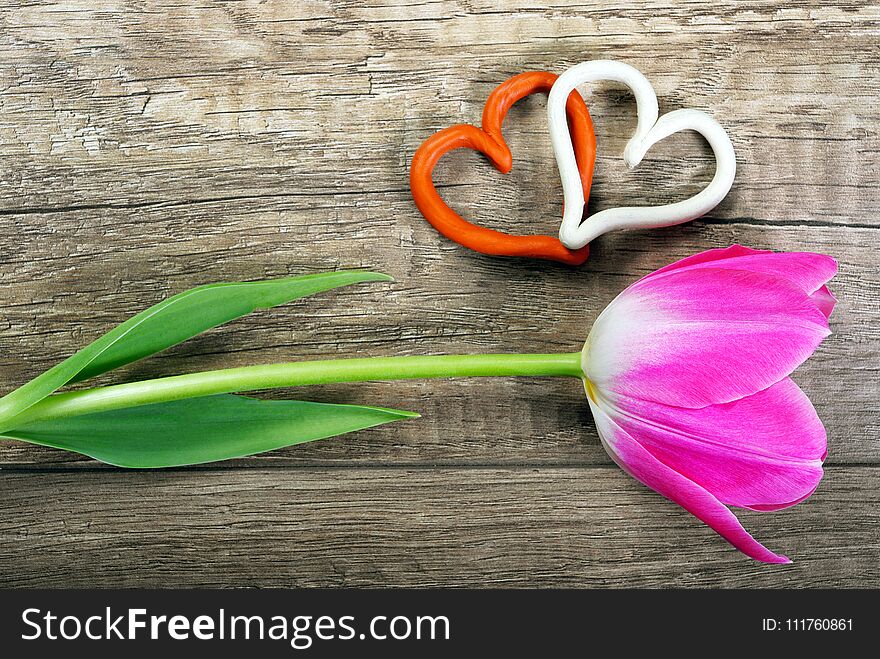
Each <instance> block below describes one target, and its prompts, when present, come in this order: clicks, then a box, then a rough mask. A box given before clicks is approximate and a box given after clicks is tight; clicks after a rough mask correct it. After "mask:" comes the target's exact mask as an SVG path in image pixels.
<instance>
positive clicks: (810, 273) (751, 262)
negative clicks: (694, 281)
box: [643, 245, 837, 318]
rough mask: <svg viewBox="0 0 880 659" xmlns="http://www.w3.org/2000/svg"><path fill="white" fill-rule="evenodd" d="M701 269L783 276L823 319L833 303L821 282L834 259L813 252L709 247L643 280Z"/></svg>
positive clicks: (833, 270)
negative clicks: (684, 270) (806, 297)
mask: <svg viewBox="0 0 880 659" xmlns="http://www.w3.org/2000/svg"><path fill="white" fill-rule="evenodd" d="M701 268H722V269H724V270H747V271H749V272H763V273H766V274H769V275H776V276H777V277H781V278H783V279H787V280H789V281H791V282H792V283H794V284H795V285H796V286H798V288H800V289H801V290H803V291H804V292H805V293H808V294H809V295H810V297H811V298H812V300H813V302H814V304H816V306H817V307H819V309H820V311H822V313H823V314H825V317H826V318H828V317H829V316H831V311H832V310H833V309H834V305H835V303H836V302H837V299H836V298H835V297H834V296H833V295H832V294H831V291H830V290H828V287H827V286H825V285H824V284H825V283H826V282H828V281H829V280H830V279H831V278H832V277H834V275H835V274H837V261H835V260H834V259H833V258H831V257H830V256H826V255H825V254H816V253H813V252H782V253H775V252H769V251H766V250H755V249H750V248H748V247H743V246H742V245H731V246H730V247H727V248H724V249H710V250H708V251H706V252H701V253H700V254H695V255H693V256H689V257H687V258H684V259H681V260H680V261H676V262H675V263H672V264H670V265H667V266H666V267H665V268H660V269H659V270H657V271H655V272H653V273H651V274H650V275H647V277H643V279H647V278H651V277H655V276H657V275H661V274H664V273H669V272H673V271H676V270H682V269H701Z"/></svg>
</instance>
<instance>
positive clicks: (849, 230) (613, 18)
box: [0, 0, 880, 587]
mask: <svg viewBox="0 0 880 659" xmlns="http://www.w3.org/2000/svg"><path fill="white" fill-rule="evenodd" d="M182 4H183V5H184V6H180V5H181V3H180V2H174V3H170V2H165V3H163V2H161V1H159V0H151V1H149V2H124V1H121V0H118V1H114V0H107V1H102V2H94V1H93V0H89V1H86V0H81V1H74V2H65V3H63V4H62V3H52V2H42V1H36V2H15V3H7V5H6V6H4V7H3V8H0V156H2V162H3V167H2V168H0V392H5V391H8V390H10V389H12V388H14V387H16V386H18V385H20V384H22V383H23V382H25V381H26V380H27V379H28V378H30V377H33V376H35V375H37V374H38V373H40V372H41V371H43V370H45V369H46V368H48V367H49V366H51V365H52V364H54V363H56V362H57V361H59V360H60V359H63V358H64V357H65V356H67V355H69V354H70V353H71V352H73V351H74V350H76V349H77V348H78V347H80V346H82V345H84V344H85V343H87V342H89V341H90V340H92V339H94V338H95V337H97V336H99V335H100V334H101V333H103V332H104V331H106V330H107V329H109V328H110V327H112V326H113V325H114V324H117V323H119V322H121V321H122V320H124V319H125V318H127V317H128V316H130V315H132V314H134V313H136V312H137V311H139V310H141V309H143V308H145V307H146V306H149V305H150V304H153V303H155V302H157V301H158V300H160V299H162V298H163V297H165V296H167V295H169V294H173V293H176V292H179V291H182V290H184V289H186V288H189V287H192V286H195V285H198V284H203V283H207V282H212V281H223V280H225V281H229V280H242V279H258V278H263V277H273V276H285V275H291V274H300V273H306V272H316V271H321V270H326V269H333V268H349V267H368V268H371V269H378V270H381V271H384V272H388V273H389V274H391V275H393V276H394V277H395V278H396V281H395V282H394V283H391V284H372V285H364V286H358V287H353V288H350V289H344V290H339V291H334V292H331V293H327V294H323V295H321V296H317V297H315V298H312V299H309V300H303V301H300V302H298V303H295V304H293V305H289V306H286V307H283V308H279V309H274V310H272V311H269V312H261V313H258V314H254V315H252V316H250V317H247V318H244V319H241V320H239V321H236V322H234V323H232V324H230V325H229V326H226V327H223V328H219V329H217V330H213V331H211V332H209V333H207V334H205V335H204V336H202V337H199V338H197V339H195V340H193V341H191V342H189V343H187V344H185V345H183V346H180V347H178V348H175V349H172V350H170V351H168V352H166V353H164V354H162V355H160V356H158V357H156V358H154V359H151V360H148V361H145V362H143V363H140V364H135V365H133V366H130V367H128V368H126V369H124V370H123V371H121V372H119V373H118V374H114V375H112V376H109V377H107V378H104V380H103V381H105V382H107V381H115V380H119V379H123V378H125V379H132V378H143V377H152V376H157V375H162V374H171V373H178V372H185V371H194V370H200V369H205V368H217V367H221V366H227V365H228V366H234V365H245V364H250V363H260V362H271V361H279V360H291V359H297V358H301V357H312V356H328V355H331V354H333V355H336V354H342V355H351V356H366V355H379V354H420V353H441V352H482V351H553V350H565V351H571V350H576V349H578V348H579V347H580V344H581V343H582V342H583V339H584V338H585V336H586V333H587V331H588V329H589V326H590V323H591V322H592V320H593V319H594V318H595V317H596V316H597V315H598V313H599V312H600V311H601V309H602V308H603V307H604V306H605V305H606V304H607V303H608V302H609V301H610V300H611V299H612V298H613V297H614V296H615V295H616V294H617V293H618V292H620V290H622V289H623V288H624V287H625V286H626V285H627V284H629V283H631V282H632V281H633V280H635V279H636V278H637V277H639V276H641V275H643V274H646V273H647V272H650V271H651V270H653V269H656V268H658V267H660V266H662V265H664V264H666V263H668V262H670V261H672V260H674V259H676V258H680V257H683V256H686V255H688V254H691V253H693V252H696V251H700V250H703V249H706V248H709V247H719V246H725V245H728V244H730V243H732V242H740V243H743V244H747V245H750V246H753V247H761V248H770V249H776V250H793V249H812V250H816V251H822V252H826V253H829V254H832V255H834V256H835V257H836V258H838V260H839V261H840V265H841V269H840V275H839V276H838V277H837V278H836V279H835V281H834V284H833V287H834V291H835V293H836V294H837V295H838V297H839V298H840V305H839V307H838V309H837V310H836V311H835V315H834V317H833V323H832V329H833V331H834V335H833V336H832V337H830V338H829V339H828V340H827V341H826V342H825V343H824V344H823V346H822V347H821V348H820V350H819V351H818V352H817V354H816V355H814V357H813V358H812V359H811V360H810V361H809V362H808V363H807V364H805V365H804V366H803V367H802V368H801V369H799V370H798V372H797V374H796V376H795V379H796V380H797V381H798V382H799V384H801V386H802V387H803V388H804V389H805V391H807V393H808V394H809V395H810V397H811V398H812V400H813V401H814V403H815V406H816V408H817V410H818V411H819V414H820V416H821V417H822V419H823V421H824V422H825V425H826V427H827V429H828V434H829V447H830V457H829V470H828V476H827V477H826V481H825V482H824V483H823V486H822V487H821V488H820V490H819V492H818V493H817V494H816V496H814V497H812V498H811V499H810V500H809V501H808V502H806V503H804V504H802V505H800V506H797V507H796V508H795V509H793V510H791V511H787V512H784V513H779V514H774V515H745V516H744V519H746V522H747V526H749V527H750V528H752V529H754V530H755V532H756V534H757V535H758V536H759V537H760V538H761V539H764V540H766V541H767V543H768V544H769V545H770V546H771V547H772V548H774V549H778V550H781V551H785V552H788V553H790V554H792V556H793V557H794V558H795V559H796V561H797V562H796V564H795V566H794V567H791V568H784V569H774V568H766V567H764V566H759V565H756V564H753V563H751V562H750V561H748V560H746V559H743V558H741V557H739V556H737V555H736V553H735V552H733V551H732V550H729V549H728V548H727V546H726V545H725V543H723V541H721V540H719V539H718V538H717V537H715V536H714V535H713V534H712V533H711V532H709V531H707V530H706V529H704V528H702V527H701V526H700V525H699V523H697V522H696V521H695V520H694V519H693V518H691V517H690V516H688V515H687V514H686V513H684V512H683V511H681V510H679V509H677V508H676V507H675V506H673V505H671V504H668V503H667V502H665V501H663V500H662V499H660V498H659V497H657V496H655V495H652V494H650V493H649V492H647V491H645V490H644V488H641V486H639V485H638V484H637V483H635V482H632V481H631V479H628V478H627V477H626V476H625V475H624V474H622V473H621V472H619V470H617V469H616V467H613V465H612V463H611V461H610V460H609V459H608V457H607V456H606V455H605V453H604V451H603V450H602V448H601V446H600V444H599V441H598V437H597V435H596V431H595V427H594V425H593V423H592V420H591V418H590V415H589V411H588V409H587V407H586V405H585V401H584V400H583V394H582V391H581V390H580V389H579V387H578V386H577V385H576V384H574V383H571V382H565V381H553V380H545V379H534V380H527V379H509V380H450V381H437V382H432V383H424V382H406V383H399V384H366V385H358V386H334V387H320V388H318V387H315V388H309V389H307V390H303V391H296V392H289V393H288V392H283V393H281V394H279V395H282V396H285V395H286V396H297V397H307V398H310V399H314V400H329V401H334V402H359V403H372V404H377V405H386V406H395V407H401V408H404V409H412V410H415V411H418V412H420V413H422V414H423V415H424V418H422V419H420V420H416V421H407V422H401V423H396V424H393V425H391V426H389V427H387V428H381V429H374V430H369V431H365V432H362V433H358V434H355V435H350V436H344V437H340V438H336V439H333V440H327V441H323V442H317V443H314V444H310V445H306V446H301V447H296V448H291V449H286V450H280V451H275V452H273V453H271V454H267V455H265V456H259V457H254V458H248V459H243V460H237V461H231V462H228V463H224V464H222V465H218V466H216V467H212V468H206V469H198V470H190V471H186V470H183V471H173V472H167V473H161V474H144V473H138V474H131V473H123V472H120V471H118V470H115V469H111V468H105V467H102V466H100V465H96V463H94V462H92V461H89V460H85V459H78V458H76V457H75V456H70V455H67V454H64V453H61V452H58V451H52V450H49V449H43V448H39V447H31V446H27V445H23V444H13V443H0V492H2V497H0V566H2V567H0V585H27V586H39V585H89V584H97V585H129V586H137V585H167V586H174V585H230V586H231V585H390V584H395V585H527V586H546V585H572V586H577V585H613V586H664V585H681V586H711V585H719V586H783V585H792V586H802V587H808V586H836V585H861V586H871V585H873V586H878V585H880V574H878V563H880V561H878V558H880V549H878V543H880V533H878V531H877V513H876V508H877V489H878V486H880V471H878V469H880V402H878V401H880V377H878V376H880V329H878V328H880V284H878V278H877V275H878V266H880V259H878V257H877V251H876V250H877V247H876V243H877V240H878V237H880V219H878V217H877V213H876V209H877V207H878V206H880V186H878V183H877V174H876V173H877V171H878V166H880V132H878V129H877V126H878V125H880V124H878V121H880V102H878V98H880V51H878V49H877V47H876V45H877V42H878V37H880V10H878V9H877V7H876V6H873V5H872V4H871V3H860V2H846V3H842V2H841V3H830V4H829V3H822V5H819V4H818V3H812V2H800V1H795V2H780V1H778V0H764V1H759V2H725V3H696V4H695V3H662V2H621V3H616V5H615V8H613V9H612V8H609V7H608V6H607V4H606V3H600V2H593V1H587V2H583V1H581V2H571V3H568V2H549V3H547V2H545V3H534V2H519V1H516V0H515V1H504V2H501V1H498V0H495V1H490V0H461V1H459V2H429V3H399V2H382V3H363V2H354V1H347V0H336V1H332V2H331V1H327V2H321V1H320V0H316V1H314V2H307V3H301V2H297V3H290V2H283V1H280V0H279V1H277V2H275V1H267V2H257V1H256V0H254V1H242V2H224V3H216V4H215V3H187V2H184V3H182ZM597 57H610V58H615V59H621V60H624V61H626V62H629V63H631V64H633V65H635V66H636V67H638V68H640V69H641V70H642V71H643V72H644V73H645V74H646V75H647V76H648V78H649V79H650V80H651V81H652V82H653V83H654V85H655V88H656V90H657V93H658V97H659V100H660V107H661V111H668V110H673V109H677V108H682V107H696V108H701V109H706V110H709V111H711V112H712V113H713V115H715V116H716V117H717V118H718V119H719V121H721V122H722V124H724V125H725V127H726V128H728V130H729V132H730V134H731V138H732V140H733V142H734V145H735V147H736V149H737V154H738V161H739V170H738V176H737V181H736V183H735V185H734V189H733V191H732V192H731V194H730V195H729V196H728V198H727V199H726V200H725V201H724V202H723V203H722V204H721V205H720V206H719V207H718V208H717V209H715V210H714V211H713V212H712V213H711V214H710V215H708V216H707V217H705V218H702V219H701V220H699V221H697V222H692V223H690V224H687V225H683V226H679V227H673V228H669V229H662V230H657V231H643V232H633V233H628V234H617V235H610V236H605V237H603V238H601V239H599V240H598V241H596V242H595V243H594V245H593V254H592V256H591V259H590V261H588V263H587V264H586V265H585V266H583V267H582V268H579V269H570V268H565V267H562V266H557V265H553V264H545V263H538V262H524V261H507V260H503V259H493V258H487V257H483V256H480V255H478V254H474V253H471V252H468V251H466V250H464V249H463V248H460V247H458V246H457V245H455V244H452V243H450V242H449V241H447V240H445V239H443V238H442V237H441V236H439V235H437V234H436V233H435V232H434V230H433V229H432V228H431V227H430V226H428V225H427V223H425V222H424V220H423V219H422V218H421V216H420V215H419V214H418V212H417V210H416V209H415V207H414V205H413V203H412V201H411V199H410V196H409V191H408V187H407V166H408V162H409V158H410V157H411V155H412V153H413V152H414V151H415V149H416V148H417V146H418V145H419V144H420V143H421V141H422V140H423V139H425V138H426V137H427V136H428V135H430V134H431V133H432V132H433V131H435V130H437V129H439V128H443V127H445V126H448V125H450V124H453V123H459V122H478V121H479V117H480V112H481V109H482V103H483V101H484V99H485V97H486V96H487V94H488V93H489V92H490V91H491V89H492V88H493V87H494V86H495V85H497V84H498V83H499V82H501V81H503V80H504V79H506V78H507V77H509V76H510V75H513V74H515V73H518V72H521V71H524V70H540V69H547V70H553V71H557V72H559V71H561V70H563V69H564V68H566V67H567V66H569V65H571V64H574V63H576V62H579V61H582V60H585V59H590V58H597ZM584 91H585V93H587V94H588V104H589V106H590V109H591V112H592V114H593V116H594V120H595V122H596V125H597V133H598V139H599V150H600V153H599V158H598V162H597V169H596V180H595V184H594V192H593V197H592V199H591V203H590V208H591V209H592V210H598V209H602V208H607V207H610V206H616V205H621V204H639V203H663V202H668V201H671V200H674V199H676V198H681V197H683V196H686V195H689V194H693V192H695V191H696V190H697V189H699V187H700V186H701V185H703V184H704V183H705V182H706V181H708V179H709V177H710V176H711V164H710V162H709V159H708V158H707V156H708V155H709V151H708V148H707V147H706V146H705V145H703V144H702V142H701V141H700V140H699V139H698V138H697V137H695V136H692V135H680V136H676V137H675V138H674V139H670V140H666V141H664V142H662V143H661V144H659V145H657V146H656V147H655V148H654V149H652V151H651V152H650V154H649V156H648V158H647V159H646V161H645V162H644V163H642V164H641V165H640V166H639V168H638V169H636V170H634V171H632V172H629V171H627V170H626V168H625V167H624V166H623V163H622V159H621V153H622V151H623V145H624V144H625V142H626V140H627V139H628V137H629V135H630V133H631V131H632V129H633V127H634V125H635V121H634V116H633V105H632V102H631V99H630V97H629V96H628V95H626V94H624V93H623V92H622V91H621V90H620V88H617V87H614V86H612V85H602V86H600V87H599V88H598V89H596V90H584ZM544 107H545V106H544V99H543V98H540V97H535V98H530V99H527V100H526V101H523V102H521V103H519V104H517V106H516V107H515V108H514V109H513V110H512V111H511V113H510V115H509V117H508V119H507V121H506V123H505V134H506V136H507V138H508V140H509V143H510V146H511V148H512V150H513V153H514V170H513V172H511V173H510V174H509V175H507V176H505V177H501V176H499V175H498V174H497V173H496V172H495V171H494V170H493V169H492V168H491V167H490V166H489V165H487V164H486V163H485V161H483V160H482V159H481V158H480V157H478V156H477V155H475V154H470V153H466V152H456V153H454V154H450V155H449V156H448V157H446V158H445V159H444V160H443V161H442V162H441V164H440V166H439V167H438V169H437V175H436V176H437V180H438V182H439V185H438V189H440V190H441V192H442V193H443V194H444V196H445V197H446V198H447V200H448V201H449V203H450V205H452V206H453V207H454V208H456V209H460V210H461V211H462V212H464V213H466V214H467V216H468V217H469V218H470V219H473V220H476V221H480V222H483V223H485V224H486V225H487V226H492V227H495V228H508V229H512V230H515V231H518V232H527V231H538V230H540V231H543V232H552V231H554V229H555V227H556V226H557V223H558V219H559V217H560V213H561V208H560V203H561V201H560V200H561V197H562V194H561V186H560V185H559V182H558V176H557V174H556V171H555V166H554V164H553V161H552V153H551V150H550V146H549V140H548V136H547V133H546V128H545V121H544ZM145 500H148V501H149V505H148V506H147V505H144V506H141V505H140V504H141V503H143V502H144V501H145ZM108 501H114V502H118V510H111V509H109V508H108V505H107V502H108ZM377 502H378V503H379V504H381V505H372V503H377ZM557 505H558V507H557ZM86 555H90V556H92V558H91V559H89V560H86V559H85V558H84V556H86ZM95 556H97V557H98V559H97V560H95V558H94V557H95Z"/></svg>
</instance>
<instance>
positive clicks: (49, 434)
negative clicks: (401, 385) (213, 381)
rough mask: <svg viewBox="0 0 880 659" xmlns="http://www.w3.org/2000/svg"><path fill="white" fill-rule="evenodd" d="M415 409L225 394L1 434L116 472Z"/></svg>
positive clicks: (288, 439) (210, 457) (245, 451)
mask: <svg viewBox="0 0 880 659" xmlns="http://www.w3.org/2000/svg"><path fill="white" fill-rule="evenodd" d="M418 416H419V415H418V414H415V413H414V412H404V411H401V410H390V409H384V408H380V407H362V406H358V405H335V404H329V403H311V402H305V401H298V400H259V399H257V398H249V397H246V396H236V395H232V394H226V395H222V396H207V397H204V398H189V399H186V400H179V401H174V402H171V403H157V404H155V405H142V406H140V407H129V408H125V409H121V410H114V411H112V412H101V413H98V414H86V415H83V416H76V417H70V418H66V419H55V420H51V421H37V422H34V423H32V424H28V425H25V426H22V427H21V428H17V429H15V430H9V431H5V432H4V433H3V437H6V438H9V439H17V440H21V441H25V442H31V443H32V444H40V445H42V446H51V447H54V448H59V449H64V450H67V451H74V452H76V453H82V454H84V455H87V456H89V457H92V458H95V459H96V460H101V461H102V462H107V463H109V464H112V465H116V466H119V467H133V468H159V467H179V466H184V465H192V464H200V463H204V462H214V461H216V460H227V459H229V458H238V457H242V456H245V455H253V454H255V453H262V452H263V451H271V450H272V449H276V448H281V447H283V446H290V445H292V444H301V443H303V442H310V441H313V440H316V439H323V438H325V437H333V436H335V435H341V434H343V433H347V432H352V431H354V430H362V429H364V428H370V427H372V426H378V425H381V424H383V423H389V422H391V421H397V420H398V419H410V418H415V417H418Z"/></svg>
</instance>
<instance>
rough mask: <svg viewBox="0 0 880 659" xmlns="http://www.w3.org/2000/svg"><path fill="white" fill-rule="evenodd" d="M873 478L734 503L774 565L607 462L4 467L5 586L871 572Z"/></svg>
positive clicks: (878, 546)
mask: <svg viewBox="0 0 880 659" xmlns="http://www.w3.org/2000/svg"><path fill="white" fill-rule="evenodd" d="M877 477H878V474H877V468H876V467H871V468H857V467H851V468H847V469H839V468H837V469H830V470H829V473H828V475H827V477H826V479H825V481H824V482H823V484H822V486H821V488H820V491H819V493H818V494H817V495H816V496H814V497H813V498H811V499H810V500H809V501H808V502H806V503H803V504H800V505H798V506H796V507H794V508H792V509H790V510H788V511H784V512H779V513H773V514H743V515H742V519H743V520H744V523H745V525H746V526H747V527H748V528H749V529H750V530H751V531H752V532H754V533H755V535H756V536H757V537H758V538H760V539H761V540H762V541H764V542H766V543H767V545H768V546H770V547H772V548H774V549H777V550H784V551H785V552H786V553H787V554H789V555H790V556H791V557H792V559H793V560H794V561H795V562H794V564H793V565H790V566H776V567H771V566H767V565H762V564H759V563H756V562H754V561H752V560H750V559H747V558H745V557H743V556H742V555H740V554H738V552H736V551H735V550H734V549H732V548H731V547H729V545H727V544H726V543H725V542H724V541H723V540H721V539H720V538H718V537H717V536H716V535H715V534H714V533H712V532H711V531H710V530H708V529H707V528H706V527H704V526H702V525H701V524H700V523H699V522H697V520H696V519H694V518H693V517H691V516H690V515H689V514H687V513H686V512H684V511H683V510H681V509H680V508H678V507H677V506H675V505H674V504H672V503H670V502H668V501H666V500H664V499H663V498H661V497H660V496H658V495H656V494H654V493H652V492H650V491H648V490H647V489H646V488H644V487H643V486H641V485H640V484H638V483H636V482H635V481H634V480H632V479H630V478H629V477H628V476H626V475H625V474H624V473H623V472H622V471H620V470H619V469H617V468H616V467H615V468H603V467H597V468H542V469H514V470H510V469H435V468H428V469H357V468H341V469H308V468H306V469H264V470H259V471H238V470H235V471H216V470H203V471H192V470H191V471H168V472H116V473H113V474H108V473H106V472H83V473H64V472H61V473H43V474H9V473H6V474H2V475H0V507H2V511H3V514H2V515H0V547H2V550H0V559H2V560H0V585H3V586H37V585H40V586H92V585H94V584H101V585H102V586H106V587H114V586H120V587H141V586H167V587H184V586H221V585H222V586H285V587H287V586H328V585H329V586H389V585H396V586H503V587H511V586H527V587H538V586H551V585H552V586H576V587H583V586H645V587H673V586H680V587H704V586H720V587H733V586H751V587H771V586H792V587H796V588H804V587H808V586H858V587H872V586H873V587H877V586H878V585H880V540H878V537H877V534H876V527H877V524H878V523H880V515H878V511H880V494H878V491H877V489H876V487H874V484H875V483H876V482H877ZM111 503H112V505H108V504H111Z"/></svg>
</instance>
